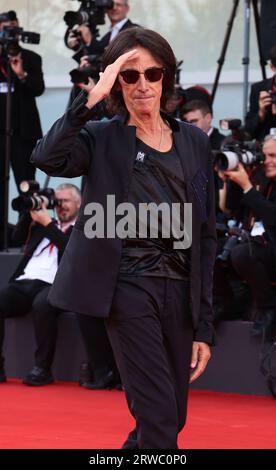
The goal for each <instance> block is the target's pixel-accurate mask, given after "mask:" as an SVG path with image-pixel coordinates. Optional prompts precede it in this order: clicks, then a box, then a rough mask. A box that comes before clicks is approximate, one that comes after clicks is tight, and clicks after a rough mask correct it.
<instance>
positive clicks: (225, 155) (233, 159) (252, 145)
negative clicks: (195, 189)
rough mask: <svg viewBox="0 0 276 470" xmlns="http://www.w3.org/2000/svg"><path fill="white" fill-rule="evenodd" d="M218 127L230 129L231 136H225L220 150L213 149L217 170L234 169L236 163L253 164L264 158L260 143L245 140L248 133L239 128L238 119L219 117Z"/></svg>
mask: <svg viewBox="0 0 276 470" xmlns="http://www.w3.org/2000/svg"><path fill="white" fill-rule="evenodd" d="M220 128H221V129H222V130H231V132H232V136H231V137H230V138H229V137H226V139H225V141H224V144H223V145H222V147H221V148H220V150H215V151H213V154H214V160H215V165H216V167H217V168H218V170H221V171H228V170H234V169H235V168H236V167H237V165H238V164H239V162H240V163H243V165H245V166H250V165H255V164H258V163H260V162H262V161H263V160H264V157H263V154H262V151H261V147H260V144H259V143H257V142H256V141H255V140H252V141H251V140H246V139H247V138H248V135H247V134H246V133H245V132H244V131H243V129H242V128H241V120H240V119H221V120H220Z"/></svg>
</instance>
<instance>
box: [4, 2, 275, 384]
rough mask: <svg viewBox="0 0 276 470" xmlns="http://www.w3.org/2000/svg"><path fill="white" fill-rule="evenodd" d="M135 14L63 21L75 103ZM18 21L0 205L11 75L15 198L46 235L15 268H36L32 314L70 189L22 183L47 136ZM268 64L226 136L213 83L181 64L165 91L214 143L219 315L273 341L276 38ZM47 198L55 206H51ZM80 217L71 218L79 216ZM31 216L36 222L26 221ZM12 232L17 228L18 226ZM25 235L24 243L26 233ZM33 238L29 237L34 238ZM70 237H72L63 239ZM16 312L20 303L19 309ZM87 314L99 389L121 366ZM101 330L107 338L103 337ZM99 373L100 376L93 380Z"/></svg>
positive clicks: (10, 21)
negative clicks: (184, 71)
mask: <svg viewBox="0 0 276 470" xmlns="http://www.w3.org/2000/svg"><path fill="white" fill-rule="evenodd" d="M80 1H81V0H80ZM96 4H97V6H96ZM128 14H129V3H128V1H127V0H114V1H113V2H112V1H111V0H102V2H101V1H99V2H94V1H90V2H83V1H81V6H80V8H79V10H78V11H76V12H72V11H70V12H66V14H65V16H64V20H65V22H66V25H67V31H66V34H65V37H64V41H65V45H66V46H67V47H68V48H70V49H72V51H73V53H74V55H73V58H74V59H75V60H76V62H77V67H76V68H75V69H74V70H72V71H71V72H70V75H71V80H72V83H73V86H72V90H71V93H70V98H69V102H68V106H70V104H71V102H72V100H73V99H74V98H75V97H76V95H77V94H78V93H79V91H80V90H81V89H82V86H83V84H90V86H93V83H95V82H96V81H97V79H98V77H99V73H100V70H101V56H102V54H103V52H104V49H105V48H106V46H107V45H108V44H109V43H110V41H112V40H113V39H114V37H116V35H117V34H119V32H120V31H121V30H123V29H125V28H130V27H132V26H137V25H134V23H132V22H131V20H130V19H129V18H128ZM105 16H107V18H108V20H109V22H110V30H109V32H108V33H107V34H106V35H104V36H103V37H102V38H99V34H98V28H97V26H98V25H100V24H103V23H104V22H105ZM10 28H11V29H10ZM13 28H15V32H14V33H12V30H13ZM16 28H19V25H18V19H17V17H16V14H15V13H14V12H12V11H11V12H7V13H3V14H2V15H0V110H1V111H0V153H1V157H2V158H1V159H0V162H1V164H0V179H1V181H0V191H1V193H0V201H1V211H0V213H1V214H3V212H4V211H3V204H4V202H3V201H4V188H5V165H4V162H5V158H4V157H3V156H4V155H5V149H6V143H7V141H6V131H7V122H6V119H7V117H6V111H5V110H6V101H5V100H6V96H7V90H8V85H7V83H8V78H9V77H10V81H11V95H12V108H11V123H10V127H9V132H10V135H11V136H12V139H11V152H10V162H11V166H12V169H13V172H14V175H15V180H16V183H17V186H18V191H19V193H20V197H19V198H18V199H16V200H15V201H13V207H14V208H15V209H16V210H18V211H19V212H20V213H21V216H22V210H23V213H24V211H25V222H24V223H25V226H24V227H25V228H24V230H25V232H24V233H25V234H26V235H27V234H28V237H30V236H31V237H32V232H31V231H30V230H31V229H32V228H33V226H34V224H35V226H37V225H39V226H42V230H41V231H40V232H41V233H40V237H38V239H37V240H36V242H37V244H34V245H33V250H32V251H31V252H29V258H28V259H26V258H24V259H25V262H26V264H25V266H24V269H23V271H22V272H20V273H19V271H18V272H17V274H19V275H20V276H21V277H20V276H19V277H18V276H17V274H16V273H15V274H16V275H15V277H13V279H12V282H13V283H17V284H16V288H17V286H18V282H20V281H25V284H26V276H27V278H28V275H27V274H26V273H29V275H30V273H31V279H32V280H34V279H35V280H36V282H37V283H38V284H35V283H32V289H27V288H26V286H23V290H24V289H27V290H28V295H29V296H30V299H31V300H30V299H29V301H28V302H29V303H28V308H27V307H26V309H25V310H24V312H25V313H26V312H27V311H28V310H30V309H31V307H32V305H36V297H37V296H38V298H39V299H40V300H41V295H42V294H41V286H42V287H43V289H44V288H45V287H46V288H48V287H49V284H51V283H52V281H53V272H54V271H55V269H57V264H58V262H59V260H60V256H61V255H62V250H61V246H60V240H61V239H63V240H65V238H64V233H63V232H64V230H63V228H62V223H61V219H60V214H61V212H62V207H63V205H64V202H62V201H61V199H62V198H60V197H59V196H58V193H54V194H50V193H47V191H48V190H47V189H46V190H44V191H38V190H37V188H36V189H35V190H33V191H31V192H30V191H29V190H28V189H27V190H26V189H24V185H23V186H22V185H21V186H20V183H21V181H22V180H34V176H35V169H34V167H32V165H31V164H30V163H29V157H30V154H31V151H32V149H33V147H34V145H35V143H36V140H37V139H38V138H40V137H41V127H40V122H39V116H38V112H37V108H36V105H35V97H36V96H39V95H40V94H42V93H43V91H44V83H43V74H42V65H41V58H40V56H39V55H38V54H36V53H34V52H31V51H29V50H28V51H27V50H25V49H23V48H22V47H21V46H19V42H18V41H19V39H20V38H21V39H22V38H23V36H24V32H23V31H20V30H18V29H16ZM9 29H10V33H9V32H8V31H9ZM9 34H10V35H11V37H10V36H9ZM30 34H31V33H30ZM6 38H8V39H6ZM270 67H271V69H272V71H273V76H272V78H270V79H267V80H263V81H262V82H259V83H256V84H254V85H253V86H252V88H251V95H250V107H249V112H248V114H247V116H246V120H245V123H244V126H242V125H241V122H240V121H239V120H225V121H224V122H223V123H222V128H223V129H224V130H230V131H231V133H230V135H229V132H228V135H227V137H226V135H225V133H221V132H220V131H219V130H218V129H217V128H215V127H214V126H213V125H212V119H213V111H212V99H211V96H210V94H209V93H208V91H207V90H206V89H204V88H202V87H200V86H194V87H189V88H187V89H183V88H182V87H181V86H180V84H179V70H178V76H177V77H176V78H178V80H176V82H177V84H176V87H175V91H174V93H173V94H172V95H170V96H168V97H167V103H166V108H165V109H164V111H165V112H167V113H168V114H169V115H171V116H173V117H175V118H176V119H181V120H185V121H187V122H189V123H191V124H192V125H195V126H197V127H199V128H201V129H202V130H203V131H204V132H205V133H206V134H207V135H208V136H209V138H210V145H211V148H212V150H213V160H214V174H215V190H216V212H217V233H218V251H217V260H216V264H215V272H214V310H215V318H216V321H217V322H218V321H220V320H222V319H228V320H231V319H236V318H242V319H245V320H248V319H250V320H253V321H254V323H253V328H252V334H254V335H259V336H262V337H265V338H266V339H268V340H271V341H274V340H275V339H276V45H275V46H274V47H272V49H271V52H270ZM110 117H111V115H110V113H109V111H108V109H107V106H106V104H105V103H101V106H99V107H98V114H97V116H96V118H97V119H109V118H110ZM66 189H67V190H68V191H69V193H70V194H71V192H72V191H73V193H74V191H75V190H74V189H72V188H63V190H66ZM71 190H72V191H71ZM24 191H26V192H25V193H24ZM36 194H38V195H36ZM79 197H80V194H79ZM69 199H70V197H69ZM51 201H54V202H53V206H55V205H56V206H57V207H56V213H57V225H53V224H54V223H55V222H53V220H52V219H51V218H50V216H49V214H48V209H49V204H50V202H51ZM55 201H57V202H55ZM47 204H48V208H46V206H47ZM65 206H66V204H65ZM38 209H42V211H43V214H44V216H45V220H46V219H47V222H48V223H44V222H45V220H44V219H43V221H42V220H41V218H40V217H39V216H38V215H37V214H39V211H38ZM63 209H64V207H63ZM40 212H41V211H40ZM65 212H66V209H65ZM46 214H48V215H46ZM74 217H75V214H74ZM74 217H73V218H72V220H71V222H72V224H73V223H74V220H73V219H74ZM42 218H43V217H42ZM26 220H27V222H28V223H29V225H28V229H27V226H26ZM3 224H4V220H3V217H2V215H1V219H0V244H1V245H2V244H3ZM20 224H22V217H21V218H20V222H19V227H20ZM72 224H70V225H72ZM40 228H41V227H40ZM67 229H68V227H67ZM57 231H62V235H61V234H60V237H61V238H60V237H57V238H56V235H55V233H56V232H57ZM54 232H55V233H54ZM14 233H18V226H17V227H16V230H15V232H14ZM1 237H2V238H1ZM15 239H16V236H13V242H14V240H15ZM45 240H46V241H45ZM47 240H48V241H47ZM20 241H22V242H23V239H22V237H21V239H20ZM31 242H32V240H31ZM28 243H30V239H29V238H28ZM62 243H63V244H64V241H63V242H62ZM53 246H54V247H55V249H56V252H55V255H54V257H53V258H52V261H53V262H54V267H53V264H52V265H51V266H50V265H49V263H48V266H46V264H47V263H46V262H45V259H44V258H43V257H44V254H45V253H44V251H45V249H47V250H52V249H53V248H52V247H53ZM60 250H61V251H60ZM30 253H31V254H30ZM38 254H39V256H41V258H40V260H41V262H40V260H38V261H39V262H38V263H37V264H36V263H35V262H34V259H33V258H34V257H36V256H38ZM43 263H44V264H45V266H44V268H45V269H46V270H47V269H48V271H49V270H50V271H51V275H49V277H47V275H46V277H45V271H44V274H43V275H42V271H41V269H42V267H43ZM38 265H39V269H38V271H36V269H35V266H38ZM24 273H25V274H24ZM48 274H49V273H48ZM16 276H17V277H16ZM22 276H23V278H22ZM24 276H25V277H24ZM41 283H42V284H41ZM45 283H46V284H47V285H46V286H45ZM34 284H35V285H34ZM11 288H14V286H13V285H12V286H11V285H9V287H8V288H7V289H11ZM7 289H6V291H5V293H4V291H3V290H2V291H1V292H0V317H1V319H0V323H1V321H3V319H4V318H6V317H7V316H14V314H15V313H14V314H10V313H9V312H8V310H7V308H6V304H5V302H4V301H3V298H4V297H5V295H8V290H7ZM43 289H42V290H43ZM17 290H18V288H17ZM46 291H47V289H46ZM46 291H45V292H46ZM23 294H24V293H23ZM1 296H2V297H1ZM3 296H4V297H3ZM44 297H45V298H44V307H45V308H44V310H45V311H46V310H47V299H46V296H44ZM4 300H5V298H4ZM25 300H26V299H25ZM5 301H6V300H5ZM34 310H35V309H34ZM42 310H43V309H42ZM15 311H17V309H16V308H15V310H14V312H15ZM24 312H23V310H22V311H21V313H19V312H18V313H17V315H22V314H24ZM56 316H57V312H54V313H52V317H51V318H53V317H54V318H55V321H56ZM40 320H41V318H40ZM34 321H35V325H36V322H37V323H38V319H36V315H35V314H34ZM55 321H53V322H52V325H51V327H50V326H49V325H48V330H46V329H44V333H45V331H51V336H52V341H51V346H49V344H48V345H47V341H46V340H45V338H44V341H45V343H44V350H47V347H48V357H51V360H48V362H47V361H46V362H47V364H46V362H45V361H44V362H43V360H42V361H41V358H39V360H38V361H37V360H36V363H35V367H34V370H33V371H32V372H31V374H29V376H28V377H27V378H26V379H25V383H29V384H33V385H44V384H46V383H50V382H51V381H53V377H52V374H51V363H52V360H53V354H54V342H55V335H56V333H55V331H56V326H55ZM79 322H80V327H81V331H82V332H83V335H84V341H85V343H87V351H88V354H87V355H88V357H89V361H88V362H89V366H88V368H90V369H92V372H91V371H89V374H90V375H89V374H88V378H85V380H84V383H85V384H86V385H87V384H88V385H87V387H88V388H92V389H93V388H99V387H97V384H98V385H99V384H100V386H101V385H102V387H104V386H107V385H108V384H110V383H111V382H112V383H114V378H115V377H116V374H117V372H116V367H115V365H114V363H113V358H112V352H111V350H110V346H109V343H108V340H107V337H106V336H105V332H104V328H103V325H102V324H100V320H97V322H96V319H95V322H94V324H93V319H92V323H91V324H90V325H88V322H87V321H86V320H85V319H84V318H80V319H79ZM53 325H54V326H53ZM91 326H92V327H91ZM38 330H39V332H41V331H42V330H43V329H41V328H40V327H38ZM88 331H89V335H88V334H87V332H88ZM93 331H94V334H93ZM95 332H96V334H95ZM49 334H50V333H49ZM2 336H3V335H2ZM46 336H47V335H46ZM88 337H90V338H91V337H93V338H94V341H95V347H94V348H93V347H92V348H91V341H89V340H88ZM99 338H101V339H102V341H99ZM0 339H1V331H0ZM39 341H40V343H39ZM41 341H42V340H41V338H40V337H39V334H38V335H37V342H38V345H37V348H38V349H37V351H41V350H43V348H42V346H40V344H41ZM100 343H101V344H100ZM49 349H50V350H51V352H50V353H49ZM99 351H100V354H99ZM37 355H38V356H39V353H38V352H36V356H35V357H37ZM103 358H104V360H103ZM45 364H46V365H45ZM93 372H94V378H93V379H91V375H93ZM4 380H5V371H4V362H3V359H1V360H0V381H4ZM95 382H96V385H95ZM115 382H116V380H115ZM117 382H119V378H118V380H117Z"/></svg>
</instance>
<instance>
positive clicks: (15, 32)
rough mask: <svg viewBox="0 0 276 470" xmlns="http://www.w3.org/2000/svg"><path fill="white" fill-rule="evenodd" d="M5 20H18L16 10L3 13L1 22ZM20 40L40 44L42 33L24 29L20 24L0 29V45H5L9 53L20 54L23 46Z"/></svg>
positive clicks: (0, 16) (0, 18) (0, 17)
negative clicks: (20, 44) (19, 42)
mask: <svg viewBox="0 0 276 470" xmlns="http://www.w3.org/2000/svg"><path fill="white" fill-rule="evenodd" d="M3 22H17V17H16V13H15V11H13V10H10V11H8V12H6V13H2V14H1V15H0V23H3ZM15 24H17V23H15ZM18 41H22V42H23V43H25V44H39V41H40V34H38V33H33V32H30V31H24V30H23V28H19V27H18V26H4V28H3V31H0V45H2V46H4V47H5V50H6V53H7V55H9V56H16V55H18V54H19V52H20V50H21V48H20V46H19V44H18Z"/></svg>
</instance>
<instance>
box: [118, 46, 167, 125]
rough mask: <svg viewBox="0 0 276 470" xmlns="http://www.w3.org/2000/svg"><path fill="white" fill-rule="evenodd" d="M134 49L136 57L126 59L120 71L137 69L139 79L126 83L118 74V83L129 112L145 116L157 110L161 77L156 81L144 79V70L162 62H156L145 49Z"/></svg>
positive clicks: (158, 65) (160, 92)
mask: <svg viewBox="0 0 276 470" xmlns="http://www.w3.org/2000/svg"><path fill="white" fill-rule="evenodd" d="M135 49H136V50H137V57H136V58H135V59H130V60H129V61H127V62H126V63H125V64H124V66H123V68H122V71H125V70H137V71H139V72H140V75H139V79H138V81H137V82H136V83H133V84H127V83H125V82H124V80H123V78H122V77H121V76H120V75H119V84H120V86H121V90H122V94H123V98H124V102H125V105H126V107H127V109H128V111H129V113H130V114H131V115H135V114H136V113H137V114H139V115H143V114H144V115H145V116H147V115H148V114H152V112H153V111H155V110H156V111H157V112H159V109H160V99H161V96H162V90H163V89H162V80H163V77H161V79H160V80H159V81H157V82H150V81H148V80H147V79H146V77H145V75H144V72H145V70H147V69H148V68H153V67H157V68H160V67H162V66H163V64H161V63H160V62H158V61H157V60H156V59H155V58H154V57H153V56H152V55H151V53H150V52H149V51H148V50H147V49H144V48H143V47H140V46H137V47H135Z"/></svg>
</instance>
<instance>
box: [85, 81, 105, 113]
mask: <svg viewBox="0 0 276 470" xmlns="http://www.w3.org/2000/svg"><path fill="white" fill-rule="evenodd" d="M96 86H97V85H96ZM96 86H95V87H94V88H93V90H91V91H90V93H89V94H88V95H87V102H86V103H85V106H86V107H87V108H88V109H92V108H93V107H94V106H96V104H97V103H99V102H100V101H102V99H103V98H104V97H103V96H102V95H100V93H97V91H98V90H96Z"/></svg>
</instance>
